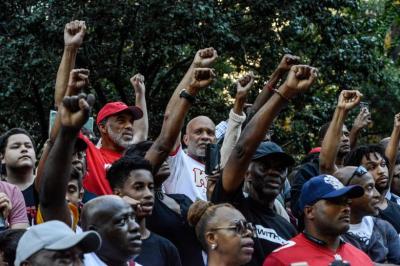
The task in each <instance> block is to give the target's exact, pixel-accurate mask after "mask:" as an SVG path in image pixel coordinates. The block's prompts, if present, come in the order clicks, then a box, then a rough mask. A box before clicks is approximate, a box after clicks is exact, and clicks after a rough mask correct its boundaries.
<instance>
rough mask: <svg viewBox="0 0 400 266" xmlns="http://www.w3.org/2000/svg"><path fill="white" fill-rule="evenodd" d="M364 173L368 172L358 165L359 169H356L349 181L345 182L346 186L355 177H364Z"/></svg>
mask: <svg viewBox="0 0 400 266" xmlns="http://www.w3.org/2000/svg"><path fill="white" fill-rule="evenodd" d="M366 173H368V170H367V169H365V167H364V166H361V165H360V166H359V167H357V168H356V170H355V171H354V173H353V174H352V175H351V176H350V178H349V180H347V183H346V186H348V185H349V184H350V182H351V180H352V179H353V178H354V177H355V176H358V177H361V176H363V175H365V174H366Z"/></svg>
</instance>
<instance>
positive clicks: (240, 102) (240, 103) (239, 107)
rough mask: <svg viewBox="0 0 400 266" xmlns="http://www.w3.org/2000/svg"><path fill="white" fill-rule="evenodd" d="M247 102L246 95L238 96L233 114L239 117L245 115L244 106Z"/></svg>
mask: <svg viewBox="0 0 400 266" xmlns="http://www.w3.org/2000/svg"><path fill="white" fill-rule="evenodd" d="M245 102H246V95H240V94H238V93H237V94H236V97H235V104H234V105H233V112H234V113H235V114H237V115H243V109H244V104H245Z"/></svg>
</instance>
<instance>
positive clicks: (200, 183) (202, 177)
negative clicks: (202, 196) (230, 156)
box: [193, 168, 207, 188]
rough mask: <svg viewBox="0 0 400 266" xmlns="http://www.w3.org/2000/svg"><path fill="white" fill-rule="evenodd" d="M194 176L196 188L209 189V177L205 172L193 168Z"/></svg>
mask: <svg viewBox="0 0 400 266" xmlns="http://www.w3.org/2000/svg"><path fill="white" fill-rule="evenodd" d="M193 176H194V183H195V184H196V187H203V188H207V175H206V172H205V171H204V170H202V169H199V168H193Z"/></svg>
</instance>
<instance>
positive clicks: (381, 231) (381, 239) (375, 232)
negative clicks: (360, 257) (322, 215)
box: [342, 216, 400, 264]
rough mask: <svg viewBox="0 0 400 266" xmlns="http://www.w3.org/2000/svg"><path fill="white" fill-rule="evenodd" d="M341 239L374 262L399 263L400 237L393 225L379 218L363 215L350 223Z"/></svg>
mask: <svg viewBox="0 0 400 266" xmlns="http://www.w3.org/2000/svg"><path fill="white" fill-rule="evenodd" d="M342 237H343V239H344V240H345V241H346V242H348V243H350V244H352V245H353V246H355V247H357V248H359V249H361V250H362V251H364V252H365V253H367V254H368V256H369V257H370V258H371V260H373V261H374V262H378V263H385V262H387V263H394V264H400V238H399V235H398V234H397V232H396V230H395V229H394V227H393V226H392V225H391V224H390V223H388V222H387V221H385V220H382V219H380V218H376V217H372V216H365V217H364V218H363V219H362V222H361V223H359V224H351V225H350V229H349V231H347V232H346V233H345V234H344V235H343V236H342Z"/></svg>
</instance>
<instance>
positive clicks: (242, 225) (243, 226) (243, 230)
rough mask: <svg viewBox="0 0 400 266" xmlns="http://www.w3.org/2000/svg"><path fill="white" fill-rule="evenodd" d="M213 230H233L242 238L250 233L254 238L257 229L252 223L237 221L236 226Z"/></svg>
mask: <svg viewBox="0 0 400 266" xmlns="http://www.w3.org/2000/svg"><path fill="white" fill-rule="evenodd" d="M211 230H232V231H234V232H235V233H236V234H239V235H241V236H245V235H247V234H248V231H250V232H251V236H252V237H255V235H256V228H255V227H254V225H253V224H252V223H250V222H246V221H243V220H239V221H236V222H235V224H234V225H231V226H221V227H215V228H212V229H211Z"/></svg>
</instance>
